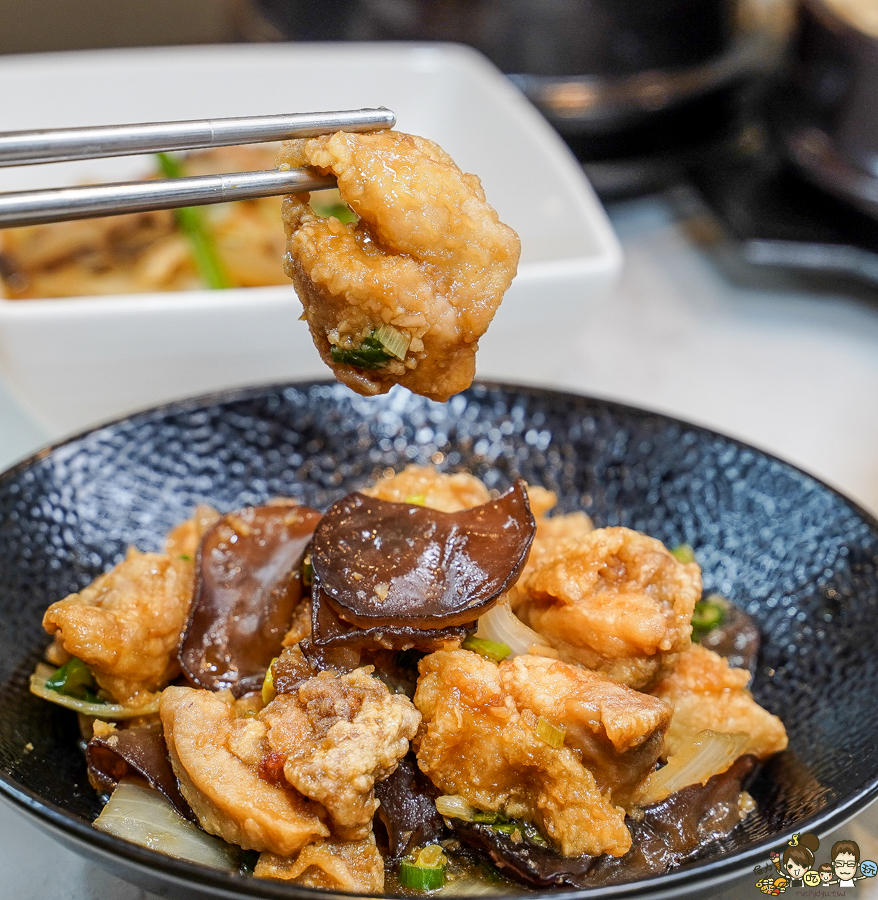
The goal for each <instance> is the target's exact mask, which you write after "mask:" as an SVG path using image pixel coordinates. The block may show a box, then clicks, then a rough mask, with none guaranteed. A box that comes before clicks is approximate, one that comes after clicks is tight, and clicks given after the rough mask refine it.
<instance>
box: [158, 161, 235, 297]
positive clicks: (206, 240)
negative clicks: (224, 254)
mask: <svg viewBox="0 0 878 900" xmlns="http://www.w3.org/2000/svg"><path fill="white" fill-rule="evenodd" d="M156 157H157V158H158V162H159V168H160V169H161V171H162V174H163V175H164V176H165V177H166V178H182V177H183V169H182V168H181V166H180V163H179V162H177V160H176V159H174V157H172V156H168V154H167V153H157V154H156ZM174 215H175V217H176V219H177V224H178V225H179V226H180V231H182V232H183V234H184V235H185V236H186V239H187V240H188V241H189V248H190V249H191V250H192V258H193V259H194V260H195V266H196V268H197V269H198V272H199V274H200V275H201V277H202V279H203V280H204V283H205V284H206V285H207V286H208V287H209V288H212V289H213V290H222V289H224V288H229V287H231V286H232V283H231V281H230V280H229V277H228V275H227V274H226V271H225V267H224V266H223V264H222V261H221V260H220V257H219V253H218V252H217V249H216V244H215V243H214V240H213V237H212V236H211V234H210V231H209V230H208V228H207V225H206V223H205V221H204V215H203V214H202V212H201V210H200V209H199V208H198V207H197V206H184V207H183V208H181V209H175V210H174Z"/></svg>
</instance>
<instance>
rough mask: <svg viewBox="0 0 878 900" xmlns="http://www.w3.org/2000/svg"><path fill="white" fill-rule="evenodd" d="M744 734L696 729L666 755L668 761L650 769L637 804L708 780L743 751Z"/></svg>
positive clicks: (651, 802)
mask: <svg viewBox="0 0 878 900" xmlns="http://www.w3.org/2000/svg"><path fill="white" fill-rule="evenodd" d="M748 741H749V738H748V737H747V735H746V734H737V733H736V734H726V733H724V732H720V731H699V732H698V734H696V735H695V737H694V738H693V740H692V743H690V744H689V745H688V746H687V747H684V748H683V749H682V750H681V751H680V752H679V753H675V754H674V755H673V756H669V757H668V764H667V765H666V766H665V767H664V768H662V769H659V770H658V771H657V772H653V773H652V775H650V776H649V778H647V780H646V781H645V782H644V784H643V787H642V788H641V789H640V792H639V794H638V796H637V804H638V806H652V805H653V804H654V803H660V802H661V801H662V800H664V799H665V798H666V797H670V795H671V794H674V793H676V792H677V791H679V790H681V789H682V788H684V787H688V786H689V785H690V784H702V785H704V784H707V782H708V781H709V780H710V779H711V778H713V776H714V775H720V774H722V773H723V772H725V771H726V769H728V768H729V766H731V764H732V763H733V762H734V761H735V760H736V759H737V758H738V757H739V756H740V755H741V754H742V753H743V752H744V748H745V747H746V746H747V742H748Z"/></svg>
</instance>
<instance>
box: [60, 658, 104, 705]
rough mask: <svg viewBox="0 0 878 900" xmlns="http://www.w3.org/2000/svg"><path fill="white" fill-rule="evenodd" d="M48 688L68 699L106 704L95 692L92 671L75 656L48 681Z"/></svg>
mask: <svg viewBox="0 0 878 900" xmlns="http://www.w3.org/2000/svg"><path fill="white" fill-rule="evenodd" d="M46 687H47V688H48V689H49V690H50V691H57V692H58V693H59V694H64V695H65V696H66V697H75V698H76V699H77V700H85V701H86V702H87V703H106V701H105V700H102V699H101V698H100V697H98V695H97V693H96V692H95V687H96V685H95V679H94V675H92V673H91V669H90V668H89V667H88V666H87V665H86V664H85V663H84V662H83V661H82V660H81V659H77V658H76V657H75V656H74V657H72V658H71V659H69V660H67V662H66V663H64V665H63V666H61V668H59V669H58V670H57V671H56V672H55V673H54V675H52V676H51V678H47V679H46Z"/></svg>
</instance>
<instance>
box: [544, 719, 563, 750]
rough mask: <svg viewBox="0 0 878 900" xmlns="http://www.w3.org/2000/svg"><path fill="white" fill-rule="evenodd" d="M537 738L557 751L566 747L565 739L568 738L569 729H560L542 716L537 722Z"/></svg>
mask: <svg viewBox="0 0 878 900" xmlns="http://www.w3.org/2000/svg"><path fill="white" fill-rule="evenodd" d="M537 737H538V738H539V739H540V740H541V741H545V743H547V744H548V745H549V746H550V747H554V748H555V749H556V750H557V749H558V747H563V746H564V739H565V738H566V737H567V729H566V728H559V727H558V726H557V725H553V724H552V723H551V722H550V721H549V720H548V719H545V718H543V716H540V718H539V719H538V720H537Z"/></svg>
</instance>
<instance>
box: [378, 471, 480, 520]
mask: <svg viewBox="0 0 878 900" xmlns="http://www.w3.org/2000/svg"><path fill="white" fill-rule="evenodd" d="M361 493H363V494H366V495H367V496H369V497H377V498H378V499H379V500H387V501H389V502H390V503H420V504H421V505H422V506H427V507H429V508H430V509H438V510H439V511H440V512H447V513H454V512H461V511H462V510H464V509H472V508H473V507H474V506H481V505H482V504H484V503H489V502H490V500H491V493H490V491H489V490H488V489H487V488H486V487H485V485H484V484H482V482H481V481H479V479H478V478H476V477H475V476H473V475H467V474H466V473H465V472H457V473H455V474H453V475H452V474H448V473H445V472H440V471H438V470H437V469H434V468H433V467H432V466H406V467H405V468H404V469H403V470H402V471H401V472H397V473H396V474H395V475H390V476H387V477H384V478H381V479H379V480H378V482H377V483H376V484H375V485H374V486H373V487H370V488H364V489H363V490H362V491H361Z"/></svg>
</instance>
